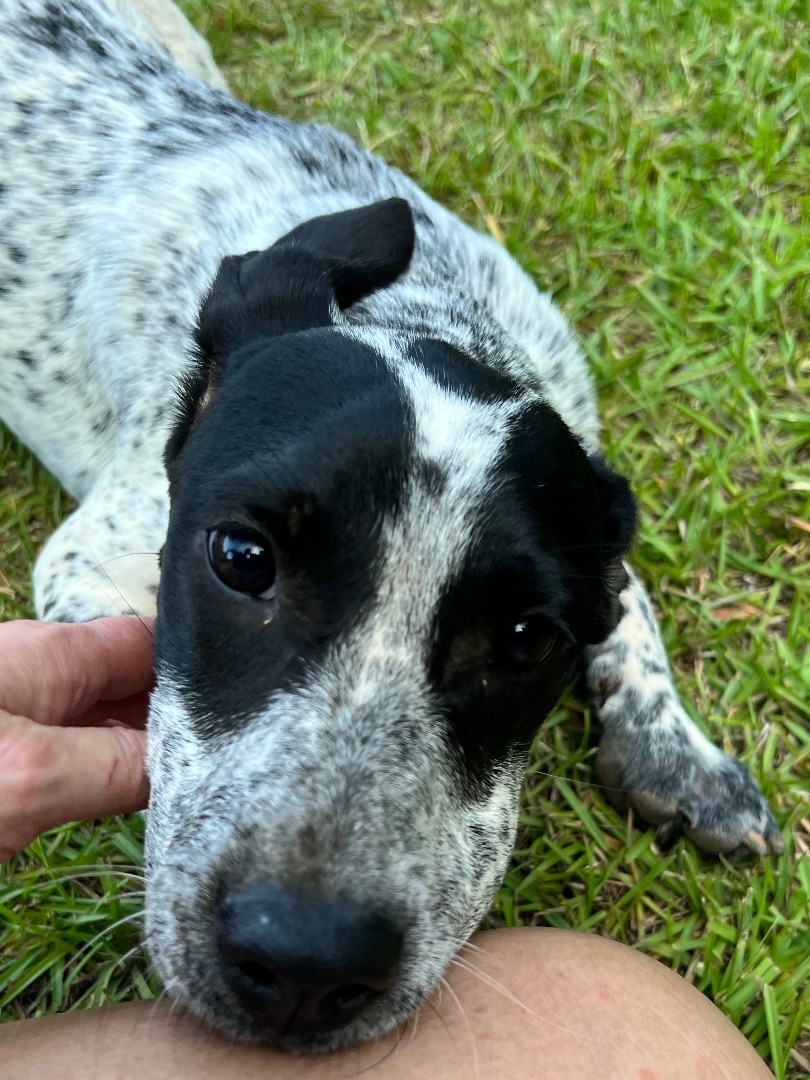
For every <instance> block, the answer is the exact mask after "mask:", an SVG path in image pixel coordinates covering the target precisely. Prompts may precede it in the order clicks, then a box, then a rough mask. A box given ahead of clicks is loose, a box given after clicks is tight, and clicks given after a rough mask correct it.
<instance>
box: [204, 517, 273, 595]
mask: <svg viewBox="0 0 810 1080" xmlns="http://www.w3.org/2000/svg"><path fill="white" fill-rule="evenodd" d="M208 558H209V559H210V560H211V566H212V567H213V570H214V573H215V574H216V575H217V577H218V578H219V580H220V581H221V582H222V583H223V584H224V585H227V586H228V588H229V589H233V591H234V592H239V593H249V594H250V595H251V596H256V597H259V598H260V599H262V600H272V598H273V596H274V595H275V588H276V560H275V559H274V558H273V549H272V547H271V546H270V541H269V540H268V539H267V538H266V537H264V536H262V535H261V533H257V532H254V531H253V530H252V529H240V528H235V527H230V528H227V529H213V530H212V531H211V532H210V533H209V534H208Z"/></svg>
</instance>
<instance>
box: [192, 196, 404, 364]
mask: <svg viewBox="0 0 810 1080" xmlns="http://www.w3.org/2000/svg"><path fill="white" fill-rule="evenodd" d="M413 246H414V224H413V213H412V211H411V208H410V206H409V205H408V203H407V202H406V201H405V199H387V200H385V201H384V202H378V203H373V204H372V205H371V206H362V207H360V208H358V209H356V210H345V211H343V212H342V213H339V214H328V215H326V216H325V217H317V218H312V219H311V220H310V221H305V222H304V223H303V225H299V226H298V227H297V228H296V229H293V231H292V232H290V233H287V235H286V236H283V237H282V238H281V239H280V240H279V241H277V242H276V243H275V244H273V246H272V247H270V248H268V249H267V250H266V251H252V252H249V253H248V254H247V255H232V256H228V257H227V258H226V259H223V261H222V263H221V265H220V268H219V272H218V273H217V276H216V278H215V279H214V283H213V285H212V286H211V290H210V292H209V293H208V296H207V297H206V299H205V301H204V302H203V305H202V309H201V311H200V317H199V322H198V327H197V331H196V334H195V337H196V341H197V346H198V348H199V350H200V353H201V355H202V359H203V361H204V362H207V363H209V364H213V365H214V366H217V365H219V364H220V363H221V362H222V360H223V359H224V358H225V356H226V355H227V354H228V353H232V352H234V351H235V350H237V349H239V348H241V347H242V346H243V345H247V344H249V343H250V342H251V341H254V340H255V339H256V338H261V337H274V336H277V335H279V334H290V333H295V332H296V331H299V330H308V329H311V328H313V327H316V326H328V325H329V323H331V322H332V321H333V313H334V311H335V309H338V310H343V309H345V308H348V307H350V306H351V305H352V304H355V303H357V301H358V300H362V299H363V298H364V297H366V296H368V295H369V294H370V293H372V292H374V291H376V290H377V289H382V288H385V286H386V285H391V284H393V282H395V281H396V279H397V278H398V277H399V276H400V274H402V273H403V272H404V271H405V270H406V269H407V268H408V265H409V263H410V261H411V256H412V254H413Z"/></svg>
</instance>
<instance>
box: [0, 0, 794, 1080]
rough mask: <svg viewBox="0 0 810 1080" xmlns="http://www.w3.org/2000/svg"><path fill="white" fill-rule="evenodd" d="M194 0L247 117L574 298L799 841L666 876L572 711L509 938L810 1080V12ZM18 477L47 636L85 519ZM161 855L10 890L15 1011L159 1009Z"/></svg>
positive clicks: (110, 828) (76, 856) (680, 638)
mask: <svg viewBox="0 0 810 1080" xmlns="http://www.w3.org/2000/svg"><path fill="white" fill-rule="evenodd" d="M190 3H191V6H190V7H187V10H189V12H190V14H191V17H192V18H193V19H194V21H195V22H196V23H197V25H198V26H200V27H201V28H202V29H203V31H204V32H205V33H206V34H207V36H208V37H209V39H210V40H211V42H212V44H213V47H214V51H215V55H216V58H217V60H218V62H219V63H220V65H221V67H222V68H223V70H224V72H225V74H226V76H227V77H228V79H229V81H230V83H231V85H232V87H233V89H234V91H235V92H236V93H237V95H238V96H240V97H243V98H245V99H246V100H248V101H250V102H252V103H253V104H255V105H257V106H260V107H262V108H266V109H269V110H271V111H275V112H278V113H281V114H283V115H285V116H289V117H292V118H294V119H301V120H304V119H313V120H319V121H322V122H326V123H330V124H333V125H336V126H337V127H340V128H343V129H344V130H346V131H348V132H349V133H350V134H352V135H354V136H355V137H356V138H358V139H359V140H360V141H361V142H362V143H364V144H365V145H366V146H368V147H370V148H372V149H373V150H375V151H377V152H379V153H380V154H382V155H383V156H385V157H386V158H387V159H388V160H389V161H391V162H392V163H394V164H397V165H399V166H400V167H402V168H403V169H405V170H406V171H407V172H408V173H410V174H411V175H412V176H414V177H416V178H417V179H418V180H419V181H420V183H422V185H423V186H424V187H426V188H427V190H428V191H429V192H430V193H431V194H432V195H434V196H435V197H436V198H438V199H439V200H441V201H442V202H444V203H446V204H447V205H448V206H449V207H450V208H451V209H453V210H455V211H456V212H458V213H459V214H461V216H462V217H464V218H466V219H467V220H468V221H470V222H473V223H474V224H476V225H478V226H479V227H481V228H483V229H489V230H490V231H491V232H493V233H494V234H495V235H496V236H498V237H499V238H502V239H503V240H504V242H505V243H506V245H507V246H508V247H509V249H510V250H511V251H512V252H513V253H514V254H515V256H516V257H517V258H518V259H519V260H520V261H521V263H522V264H523V265H524V266H525V267H526V268H527V269H528V270H529V272H530V273H532V274H533V275H534V276H535V278H536V280H537V281H538V282H539V283H540V285H541V286H542V287H544V288H548V289H550V290H551V291H552V292H553V293H554V294H555V296H556V298H557V300H558V302H559V303H561V305H562V306H563V308H564V310H565V311H566V313H567V314H568V316H569V318H570V319H571V320H572V322H573V323H574V325H575V326H576V327H577V328H578V330H579V332H580V334H581V336H582V340H583V342H584V345H585V348H586V349H587V352H588V354H589V356H590V357H591V359H592V361H593V365H594V368H595V370H596V372H597V375H598V378H599V383H600V390H601V400H602V403H603V411H604V416H605V421H606V424H605V437H606V444H607V447H608V450H609V456H610V458H611V459H612V461H613V462H614V463H615V464H616V465H617V466H618V467H619V468H621V469H622V470H623V471H624V472H625V474H626V475H628V476H629V477H630V479H631V480H632V482H633V484H634V487H635V490H636V492H637V493H638V496H639V498H640V503H641V507H642V524H641V530H640V535H639V539H638V542H637V545H636V551H635V555H634V560H635V563H636V565H637V567H638V569H639V570H640V571H641V573H642V574H643V576H644V577H645V579H646V580H647V582H648V583H649V584H650V586H651V589H652V592H653V594H654V596H655V599H656V602H657V604H658V607H659V610H660V611H661V613H662V624H663V632H664V635H665V638H666V641H667V643H668V647H669V652H670V656H671V658H672V661H673V664H674V667H675V669H676V672H677V675H678V680H679V685H680V686H681V688H682V690H683V693H684V696H685V699H686V701H687V707H688V708H689V709H690V711H691V712H692V713H693V715H694V716H695V717H696V719H698V722H699V723H700V724H701V726H702V727H703V729H704V730H705V731H706V732H708V733H709V734H710V736H711V737H712V738H713V739H715V740H716V741H718V742H721V743H722V744H723V745H724V746H725V747H726V748H727V749H728V750H730V751H732V752H734V753H736V754H738V755H739V756H741V757H742V758H743V759H744V760H746V761H747V762H748V763H749V764H750V766H751V767H752V769H753V771H754V772H755V774H756V775H757V776H758V778H759V779H760V780H761V782H762V784H763V786H764V788H765V790H766V792H767V793H768V795H769V796H770V798H771V800H772V803H773V806H774V808H775V810H776V812H777V815H778V817H779V820H780V823H781V824H782V825H783V827H784V834H785V837H786V840H787V851H786V854H785V855H784V856H782V857H780V858H778V859H771V860H765V861H762V862H755V863H749V864H744V865H732V864H731V863H729V862H727V861H725V860H720V861H716V860H714V861H713V860H708V859H703V858H701V857H700V856H699V855H698V854H697V853H696V852H695V850H694V849H693V848H691V847H690V846H689V845H688V844H681V845H679V846H678V847H677V848H676V849H675V850H674V851H672V852H671V853H669V854H668V855H666V856H661V855H660V854H659V853H658V852H656V851H655V850H654V848H653V845H652V836H651V834H650V833H647V832H638V831H636V830H634V829H633V828H632V825H631V823H630V822H627V821H624V820H622V819H621V818H619V817H618V816H617V815H616V814H615V813H614V812H613V811H612V810H610V809H609V808H608V807H607V805H606V804H605V802H604V801H603V799H602V797H601V795H600V793H599V791H598V789H597V788H596V787H595V786H594V785H593V784H592V782H591V780H592V761H593V750H592V744H591V738H590V735H591V732H590V717H589V714H588V712H587V711H585V710H583V709H582V707H581V706H580V705H578V704H576V703H565V704H564V705H563V706H562V707H561V708H560V709H558V710H557V711H556V712H555V713H554V715H553V716H552V717H551V718H550V719H549V720H548V722H547V723H546V724H545V725H544V727H543V728H542V730H541V732H540V734H539V737H538V740H537V745H536V749H535V752H534V755H533V759H532V765H531V768H530V770H529V774H528V777H527V782H526V792H525V800H524V811H523V817H522V826H521V834H520V839H519V845H518V850H517V851H516V853H515V857H514V860H513V863H512V866H511V868H510V870H509V872H508V874H507V877H506V881H505V883H504V886H503V888H502V889H501V891H500V894H499V896H498V899H497V902H496V905H495V908H494V910H493V913H492V917H491V920H492V922H493V923H494V924H498V925H503V924H506V925H515V924H517V923H542V924H548V925H554V926H563V927H577V928H579V929H581V930H590V931H594V932H597V933H600V934H608V935H610V936H612V937H614V938H617V939H618V940H621V941H625V942H628V943H631V944H634V945H635V946H636V947H637V948H639V949H642V950H644V951H645V952H648V953H649V954H651V955H652V956H655V957H657V958H659V959H660V960H662V961H663V962H664V963H667V964H669V965H671V966H672V967H673V968H675V970H677V971H679V972H681V973H682V974H683V975H684V976H685V977H686V978H687V979H689V980H690V981H692V982H693V983H694V984H695V985H696V986H698V987H699V988H700V989H701V990H703V991H704V992H706V993H707V994H709V995H710V996H711V997H712V999H713V1000H714V1001H715V1002H716V1003H717V1005H718V1006H719V1007H720V1008H721V1009H722V1010H723V1011H724V1012H726V1013H727V1014H728V1015H729V1016H730V1017H731V1019H732V1020H733V1021H734V1022H735V1023H736V1024H738V1025H739V1026H740V1027H741V1028H742V1030H743V1031H744V1032H745V1034H746V1035H747V1036H748V1038H749V1039H750V1040H751V1041H752V1042H753V1044H754V1045H755V1046H756V1048H757V1050H758V1051H759V1052H760V1054H762V1056H763V1057H764V1058H765V1059H766V1060H767V1061H768V1062H769V1064H770V1066H771V1068H772V1069H773V1071H774V1073H775V1075H776V1076H777V1077H778V1078H779V1080H781V1078H783V1077H800V1076H801V1077H806V1076H807V1075H808V1074H810V922H809V920H808V911H810V858H808V853H809V852H810V805H809V800H810V724H809V723H808V712H809V711H810V710H809V708H808V698H809V697H810V695H808V693H807V686H808V682H810V648H808V645H810V617H808V599H809V593H810V573H808V562H809V561H810V560H809V557H810V469H808V463H810V422H809V420H808V408H807V397H806V395H807V392H808V389H810V359H809V358H808V335H807V311H808V309H809V308H810V296H809V295H808V291H810V290H809V289H808V280H810V277H809V276H808V271H810V254H808V253H809V252H810V202H809V201H808V194H807V179H808V176H810V149H808V148H809V147H810V137H808V131H807V118H808V116H810V33H808V30H809V28H808V15H809V12H808V8H807V6H806V4H801V3H796V2H790V0H751V2H749V3H747V4H743V5H729V4H727V3H726V0H690V2H688V3H687V2H686V0H658V2H656V0H633V2H632V3H630V2H629V0H563V2H559V0H555V2H554V3H551V2H546V0H487V2H486V3H484V2H483V0H464V2H463V3H461V2H459V0H446V2H441V3H440V2H438V0H437V2H435V3H426V2H416V0H412V2H405V0H395V2H389V3H383V2H382V0H331V2H330V3H328V4H327V3H325V2H320V0H289V2H287V3H285V4H283V5H282V4H264V3H262V4H259V3H252V2H249V0H223V2H216V3H211V2H202V0H201V2H200V3H199V4H197V5H196V6H194V3H193V0H190ZM0 478H1V479H0V552H1V553H2V561H1V562H0V570H2V574H0V617H3V618H10V617H14V616H17V615H22V614H27V613H28V612H29V607H28V604H29V599H30V591H29V584H28V573H29V568H30V564H31V561H32V559H33V557H34V555H35V552H36V550H37V547H38V546H39V544H40V542H41V540H42V538H43V536H45V535H47V533H48V531H49V530H50V529H52V528H53V526H54V524H55V523H56V522H57V521H58V520H59V518H60V517H61V515H62V514H63V513H65V512H66V510H67V508H68V507H67V503H66V500H65V498H64V497H63V496H62V495H60V493H59V491H58V489H57V487H56V486H55V484H54V483H53V481H52V480H50V479H49V478H48V477H47V476H45V475H44V473H43V472H42V471H41V470H40V469H39V468H38V467H37V466H36V465H35V464H33V463H32V461H31V459H30V457H29V456H28V455H27V453H26V452H25V451H24V450H22V449H20V448H19V447H18V446H16V445H15V444H14V443H13V441H12V440H11V439H10V437H8V436H7V435H0ZM140 843H141V824H140V822H139V820H138V819H130V820H126V821H116V822H112V823H108V824H104V825H102V826H99V827H97V828H91V827H90V826H89V825H87V824H82V825H77V826H73V827H70V828H67V829H62V830H57V831H55V832H53V833H50V834H48V835H47V836H46V837H44V838H42V839H41V840H40V841H38V842H37V843H36V844H35V845H34V846H33V847H32V848H31V849H30V850H29V851H28V852H27V853H26V854H25V855H23V856H20V857H19V858H18V859H17V860H15V863H14V864H13V865H12V866H11V867H10V868H9V869H7V870H4V871H0V917H1V919H2V922H1V924H0V1013H2V1015H3V1017H4V1018H14V1017H19V1016H23V1015H36V1014H39V1013H42V1012H48V1011H53V1010H54V1009H59V1008H80V1007H83V1006H86V1005H91V1004H98V1003H101V1002H105V1001H113V1000H119V999H121V998H126V997H129V996H132V995H140V996H148V995H150V994H154V993H156V992H157V990H158V987H157V985H156V983H155V981H154V978H153V976H152V975H151V974H150V973H149V968H148V965H147V962H146V960H145V959H144V958H143V957H142V955H140V954H139V953H138V952H137V950H136V952H134V953H133V952H132V950H133V949H136V946H137V940H138V928H137V912H138V907H139V904H140V898H139V896H138V894H137V891H138V888H139V883H138V880H137V877H138V874H137V870H136V869H135V868H136V867H137V865H138V861H139V852H140ZM97 867H101V868H102V869H101V870H98V869H96V868H97ZM115 923H118V925H117V926H116V927H115V929H112V930H111V929H110V926H111V925H113V924H115ZM122 957H124V960H123V961H122V960H121V958H122Z"/></svg>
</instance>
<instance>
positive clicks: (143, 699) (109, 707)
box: [69, 691, 149, 728]
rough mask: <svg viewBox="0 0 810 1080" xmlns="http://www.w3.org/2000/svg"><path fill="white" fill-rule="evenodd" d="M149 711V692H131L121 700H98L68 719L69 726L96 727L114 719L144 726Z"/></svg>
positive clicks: (133, 726)
mask: <svg viewBox="0 0 810 1080" xmlns="http://www.w3.org/2000/svg"><path fill="white" fill-rule="evenodd" d="M148 711H149V694H148V693H146V692H145V691H144V692H143V693H141V694H133V695H132V697H128V698H124V699H123V700H122V701H98V702H96V704H95V705H92V706H91V707H90V708H89V709H88V710H87V712H85V713H82V715H81V716H78V717H76V719H75V720H71V721H69V724H70V727H98V726H99V725H107V724H108V723H109V722H112V721H114V722H115V723H117V724H124V725H126V727H131V728H144V727H145V726H146V717H147V713H148Z"/></svg>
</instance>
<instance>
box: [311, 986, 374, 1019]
mask: <svg viewBox="0 0 810 1080" xmlns="http://www.w3.org/2000/svg"><path fill="white" fill-rule="evenodd" d="M378 993H380V991H379V990H375V989H374V988H373V987H371V986H363V985H362V984H361V983H352V984H351V985H350V986H338V987H336V988H335V989H334V990H330V991H329V992H328V993H326V994H324V996H323V998H322V1004H323V1005H324V1006H325V1007H326V1008H327V1009H332V1010H334V1011H335V1012H346V1011H348V1010H352V1011H355V1010H357V1009H358V1008H359V1007H361V1006H362V1005H365V1004H367V1003H368V1002H369V1001H370V1000H371V999H372V998H373V997H374V996H375V995H376V994H378Z"/></svg>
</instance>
